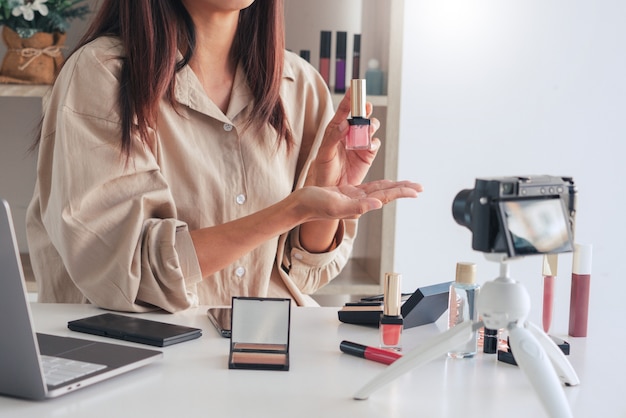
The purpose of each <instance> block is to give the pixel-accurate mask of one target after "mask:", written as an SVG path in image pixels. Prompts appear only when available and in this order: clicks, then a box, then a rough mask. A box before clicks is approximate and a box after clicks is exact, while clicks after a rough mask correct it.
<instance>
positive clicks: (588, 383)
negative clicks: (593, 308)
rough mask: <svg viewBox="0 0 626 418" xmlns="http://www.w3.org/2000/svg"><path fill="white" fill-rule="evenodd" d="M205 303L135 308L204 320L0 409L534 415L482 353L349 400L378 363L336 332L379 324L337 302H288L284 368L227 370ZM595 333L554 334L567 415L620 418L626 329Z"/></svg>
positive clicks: (42, 308) (69, 311)
mask: <svg viewBox="0 0 626 418" xmlns="http://www.w3.org/2000/svg"><path fill="white" fill-rule="evenodd" d="M206 309H207V308H206V307H200V308H197V309H192V310H189V311H186V312H182V313H178V314H174V315H169V314H157V313H153V314H145V315H142V316H143V317H146V318H149V319H156V320H160V321H163V322H172V323H177V324H184V325H189V326H194V327H198V328H202V329H203V330H204V333H203V336H202V337H201V338H200V339H197V340H193V341H188V342H184V343H181V344H177V345H174V346H171V347H166V348H164V349H162V350H163V352H164V353H165V355H164V359H163V360H161V361H159V362H157V363H155V364H152V365H149V366H147V367H144V368H142V369H140V370H136V371H133V372H130V373H128V374H126V375H123V376H119V377H117V378H114V379H112V380H109V381H106V382H103V383H99V384H96V385H94V386H91V387H87V388H84V389H81V390H78V391H76V392H74V393H71V394H68V395H66V396H63V397H60V398H58V399H53V400H48V401H43V402H33V401H26V400H20V399H13V398H8V397H0V417H14V418H18V417H29V418H30V417H87V416H89V417H167V416H170V417H195V416H202V417H206V416H212V417H270V416H271V417H402V418H406V417H409V416H413V417H417V416H420V417H524V418H526V417H540V416H545V413H544V411H543V409H542V407H541V405H540V403H539V400H538V398H537V397H536V396H535V394H534V392H533V389H532V387H531V386H530V384H529V383H528V381H527V380H526V379H525V377H524V375H523V373H522V372H521V371H520V370H519V369H518V368H517V367H515V366H511V365H507V364H504V363H500V362H497V361H496V358H495V355H487V354H482V353H480V354H479V355H478V356H477V357H476V358H474V359H464V360H453V359H447V358H446V357H445V356H441V357H440V358H438V359H437V360H435V361H433V362H431V363H429V364H427V365H425V366H422V367H420V368H418V369H414V370H412V371H411V372H409V373H407V374H405V375H403V376H402V377H400V378H399V379H397V380H396V381H394V382H393V383H391V384H389V385H387V386H385V387H383V388H382V389H380V390H379V391H377V392H375V393H374V394H372V396H371V397H370V398H369V399H368V400H366V401H356V400H353V399H352V395H353V394H354V392H355V391H356V390H357V389H358V388H360V387H361V385H362V384H363V383H364V382H366V381H368V380H369V379H371V378H372V377H373V376H375V375H376V374H377V373H379V372H380V371H381V370H383V368H384V367H386V366H385V365H383V364H379V363H375V362H372V361H369V360H365V359H361V358H357V357H353V356H349V355H346V354H343V353H341V352H340V351H339V342H340V341H341V340H343V339H346V340H351V341H355V342H358V343H362V344H366V345H376V344H377V342H378V333H377V331H378V330H377V329H375V328H367V327H360V326H355V325H347V324H342V323H340V322H339V321H338V319H337V308H294V309H293V312H292V321H291V357H290V358H291V370H290V371H288V372H277V371H249V370H229V369H228V366H227V359H228V348H229V340H227V339H225V338H222V337H220V336H219V335H218V334H217V332H216V331H215V330H214V329H213V328H212V326H211V324H210V323H209V321H208V319H207V317H206V315H205V312H206ZM32 310H33V314H34V317H35V324H36V329H37V331H39V332H46V333H51V334H58V335H68V336H73V337H81V338H87V339H101V340H105V339H104V338H101V337H96V336H91V335H86V334H78V333H75V332H72V331H70V330H68V329H67V327H66V323H67V321H68V320H71V319H76V318H81V317H85V316H89V315H94V314H96V313H99V312H102V311H101V310H99V309H97V308H95V307H93V306H90V305H63V304H38V303H33V304H32ZM442 319H443V318H442ZM443 323H444V321H442V320H440V321H438V322H437V324H431V325H426V326H422V327H418V328H412V329H409V330H406V331H405V333H404V335H403V339H404V347H405V349H409V348H412V347H415V346H417V345H418V344H420V343H421V342H423V341H424V340H425V339H427V338H428V337H429V336H432V335H435V334H437V333H439V332H441V330H443V326H444V325H443ZM597 331H598V330H597ZM606 331H607V332H606V333H604V332H596V333H595V337H594V338H591V337H590V338H570V337H567V336H566V335H559V334H558V333H556V332H555V335H557V336H560V337H563V338H566V339H567V340H568V341H569V342H570V344H571V355H570V356H569V359H570V361H571V363H572V365H573V366H574V368H575V369H576V371H577V372H578V374H579V377H580V379H581V381H582V384H581V385H580V386H578V387H571V388H565V391H566V394H567V398H568V399H569V401H570V404H571V405H572V408H573V411H574V414H575V416H576V417H594V418H595V417H603V418H605V417H626V392H624V390H623V384H622V383H621V380H622V378H623V373H621V372H623V371H624V366H623V364H624V359H623V353H622V349H623V348H622V346H623V343H624V341H625V338H624V336H623V334H617V333H616V332H613V333H611V332H610V329H609V327H607V329H606ZM108 341H112V340H108ZM119 343H120V344H133V343H125V342H119Z"/></svg>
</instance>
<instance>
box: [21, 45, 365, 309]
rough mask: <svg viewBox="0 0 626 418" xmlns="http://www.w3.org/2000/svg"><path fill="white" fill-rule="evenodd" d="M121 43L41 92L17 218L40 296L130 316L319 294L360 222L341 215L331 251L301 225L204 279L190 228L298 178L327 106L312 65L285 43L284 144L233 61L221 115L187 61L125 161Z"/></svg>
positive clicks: (273, 196)
mask: <svg viewBox="0 0 626 418" xmlns="http://www.w3.org/2000/svg"><path fill="white" fill-rule="evenodd" d="M121 53H122V48H121V45H120V43H119V41H118V40H117V39H115V38H100V39H97V40H95V41H94V42H92V43H90V44H89V45H87V46H85V47H83V48H82V49H81V50H80V51H78V52H77V53H75V54H73V55H72V56H71V57H70V58H69V59H68V61H67V62H66V64H65V66H64V67H63V70H62V71H61V74H60V75H59V78H58V79H57V81H56V83H55V85H54V87H53V89H52V91H51V93H50V95H49V97H48V98H47V102H46V106H45V115H44V119H43V130H42V137H41V143H40V147H39V160H38V168H37V184H36V187H35V192H34V196H33V199H32V202H31V204H30V206H29V209H28V213H27V222H26V223H27V236H28V244H29V251H30V256H31V259H32V265H33V270H34V274H35V277H36V280H37V283H38V286H39V300H40V301H42V302H69V303H87V302H89V303H93V304H96V305H98V306H101V307H103V308H108V309H114V310H120V311H135V312H140V311H146V310H150V309H155V308H162V309H164V310H166V311H170V312H174V311H178V310H182V309H186V308H188V307H191V306H194V305H196V304H203V305H230V302H231V297H232V296H259V297H291V298H292V299H293V300H294V301H295V302H296V303H297V304H299V305H306V304H311V303H314V302H313V300H312V299H311V298H310V297H308V296H307V295H308V294H310V293H313V292H315V291H316V290H317V289H319V288H320V287H322V286H324V285H325V284H327V283H328V282H329V281H330V280H332V279H333V278H334V277H335V276H336V275H337V274H338V273H339V272H340V271H341V269H342V268H343V267H344V265H345V264H346V262H347V260H348V257H349V254H350V251H351V250H352V244H353V239H354V236H355V234H356V222H355V221H344V225H343V229H344V234H343V241H342V242H340V243H339V245H338V246H337V248H336V249H334V250H332V251H330V252H328V253H324V254H312V253H308V252H307V251H305V250H304V249H303V248H302V247H301V245H300V243H299V241H298V228H296V229H294V230H292V231H291V232H289V233H287V234H284V235H283V236H280V237H276V238H274V239H272V240H270V241H268V242H266V243H264V244H262V245H261V246H259V247H258V248H256V249H255V250H254V251H252V252H250V253H249V254H247V255H245V256H244V257H242V258H241V259H239V260H237V261H236V262H234V263H232V264H231V265H230V266H228V267H227V268H225V269H224V270H222V271H220V272H218V273H216V274H213V275H212V276H211V277H209V278H207V279H205V280H203V279H202V277H201V274H200V267H199V265H198V260H197V258H196V253H195V250H194V247H193V245H192V241H191V237H190V234H189V231H190V230H195V229H198V228H203V227H209V226H212V225H218V224H222V223H224V222H228V221H231V220H234V219H237V218H240V217H243V216H246V215H248V214H250V213H253V212H256V211H258V210H260V209H263V208H266V207H267V206H269V205H271V204H273V203H275V202H277V201H279V200H281V199H283V198H284V197H285V196H286V195H288V194H289V193H290V192H291V191H292V190H294V188H297V187H301V185H302V184H303V182H304V175H305V172H306V169H307V167H308V165H309V163H310V161H311V159H312V158H314V156H315V153H316V150H317V149H318V147H319V145H320V142H321V140H322V136H323V133H324V129H325V127H326V125H327V123H328V121H329V120H330V119H331V117H332V115H333V106H332V102H331V97H330V94H329V92H328V88H327V87H326V85H325V84H324V81H323V80H322V78H321V77H320V76H319V74H318V73H317V71H316V70H315V69H314V68H313V67H312V66H310V65H309V64H308V63H306V62H305V61H304V60H302V59H300V58H299V57H297V56H296V55H295V54H292V53H286V56H285V65H284V74H283V81H282V85H281V97H282V100H283V104H284V107H285V110H286V113H287V118H288V121H289V126H290V127H291V129H292V131H293V133H294V139H295V141H296V146H295V147H294V148H293V149H292V150H291V151H290V152H287V150H286V147H285V146H284V145H283V146H280V147H277V142H276V133H275V130H274V129H273V128H272V127H271V126H269V125H268V126H265V127H263V128H262V129H258V128H250V129H245V126H246V121H247V120H248V117H249V115H250V112H251V111H253V104H252V96H251V93H250V90H249V88H248V86H247V84H246V81H245V78H244V75H243V73H242V71H241V69H239V70H238V71H237V74H236V77H235V82H234V85H233V90H232V95H231V100H230V104H229V108H228V111H227V112H226V114H224V113H223V112H222V111H221V110H220V109H219V108H218V107H217V106H216V105H215V104H214V103H213V102H212V101H211V100H210V99H209V98H208V96H207V95H206V93H205V92H204V90H203V88H202V86H201V84H200V82H199V81H198V79H197V78H196V76H195V75H194V73H193V71H192V70H191V69H190V68H189V67H188V66H187V67H185V68H184V69H183V70H182V71H180V73H179V74H178V75H177V76H176V93H175V99H176V101H177V102H178V103H179V104H180V106H179V107H178V109H173V108H172V107H171V106H170V105H169V104H168V103H167V102H166V101H163V102H162V103H161V106H160V113H159V116H158V126H157V129H155V130H154V131H153V132H152V135H153V137H152V142H151V143H150V144H149V145H141V144H139V141H137V145H136V146H135V148H134V149H133V159H132V161H131V162H130V164H125V160H124V158H123V157H121V154H120V115H119V109H118V106H117V92H118V87H119V74H120V66H121V62H120V59H119V56H120V55H121Z"/></svg>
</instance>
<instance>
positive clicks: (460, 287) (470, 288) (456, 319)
mask: <svg viewBox="0 0 626 418" xmlns="http://www.w3.org/2000/svg"><path fill="white" fill-rule="evenodd" d="M479 289H480V286H479V285H478V284H477V283H476V264H474V263H457V264H456V280H455V281H454V282H453V283H452V284H451V285H450V294H449V299H448V328H452V327H454V326H456V325H459V324H461V323H463V322H465V321H474V320H476V319H477V318H478V310H477V308H476V296H477V295H478V291H479ZM477 351H478V333H477V332H476V331H474V332H473V333H472V338H471V340H470V341H468V342H467V343H465V344H463V345H462V346H459V347H456V348H455V349H454V350H451V351H449V352H448V357H452V358H465V357H473V356H474V355H475V354H476V352H477Z"/></svg>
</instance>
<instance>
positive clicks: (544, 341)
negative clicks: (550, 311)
mask: <svg viewBox="0 0 626 418" xmlns="http://www.w3.org/2000/svg"><path fill="white" fill-rule="evenodd" d="M526 326H527V328H528V329H530V331H531V332H532V333H533V335H534V336H535V337H536V338H537V340H538V341H539V343H540V344H541V346H542V347H543V349H544V350H545V352H546V354H547V355H548V357H549V358H550V360H551V361H552V364H553V365H554V368H555V369H556V372H557V374H558V375H559V377H560V378H561V380H562V381H563V383H565V384H566V385H568V386H576V385H579V384H580V380H579V379H578V375H577V374H576V371H575V370H574V368H573V367H572V365H571V364H570V362H569V361H568V360H567V357H565V354H563V352H562V351H561V349H560V348H559V347H558V346H557V345H556V344H555V343H554V341H552V339H551V338H550V337H549V336H548V334H546V333H545V332H543V330H541V329H540V328H539V327H538V326H536V325H535V324H533V323H531V322H528V323H526Z"/></svg>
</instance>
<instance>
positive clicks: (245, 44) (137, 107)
mask: <svg viewBox="0 0 626 418" xmlns="http://www.w3.org/2000/svg"><path fill="white" fill-rule="evenodd" d="M284 32H285V31H284V20H283V0H257V1H255V2H254V3H252V5H251V6H250V7H248V8H246V9H244V10H242V11H241V12H240V15H239V25H238V27H237V33H236V37H235V42H234V45H233V50H232V53H233V57H234V58H235V59H237V60H238V61H239V62H240V63H241V64H242V65H243V68H244V72H245V74H246V77H247V81H248V84H249V86H250V89H251V90H252V94H253V97H254V111H253V112H252V113H251V114H252V120H251V121H250V123H253V124H265V123H269V124H270V125H271V126H272V127H273V128H274V129H275V130H276V131H277V134H278V139H279V140H280V139H282V140H283V141H285V143H286V144H287V146H288V147H289V146H290V145H291V144H292V141H293V138H292V133H291V131H290V129H289V125H288V123H287V119H286V115H285V109H284V107H283V104H282V101H281V99H280V83H281V79H282V72H283V58H284V48H285V47H284V45H285V34H284ZM100 36H117V37H119V38H120V40H121V42H122V45H123V48H124V57H123V64H122V70H121V71H122V72H121V75H120V90H119V106H120V115H121V118H122V137H121V149H122V153H123V154H124V155H126V157H130V154H131V149H132V135H133V134H134V133H135V130H136V133H138V134H139V137H140V138H141V140H142V141H144V142H146V141H147V140H148V138H149V131H150V128H154V127H156V120H157V115H158V108H159V101H160V100H161V99H163V98H166V99H167V100H168V101H169V102H170V103H171V105H172V106H175V102H174V88H175V80H176V78H175V74H176V72H177V71H179V70H180V69H182V68H183V67H184V66H185V65H187V64H188V62H189V60H190V58H191V56H192V55H193V53H194V49H195V47H196V37H195V28H194V25H193V21H192V19H191V16H189V13H188V12H187V10H186V9H185V7H184V6H183V4H182V2H181V1H179V0H175V1H171V0H105V1H104V2H103V3H102V5H101V7H100V8H99V10H98V13H97V15H96V16H95V18H94V20H93V22H92V24H91V25H90V27H89V28H88V29H87V32H86V33H85V35H84V36H83V37H82V39H81V40H80V41H79V43H78V45H77V47H76V49H75V50H77V49H79V48H80V47H82V46H84V45H85V44H87V43H89V42H91V41H92V40H94V39H96V38H98V37H100ZM75 50H74V51H75ZM179 50H180V51H181V52H182V53H183V59H182V60H180V61H177V52H178V51H179ZM134 117H136V118H137V126H136V127H134V126H133V123H134Z"/></svg>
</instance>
